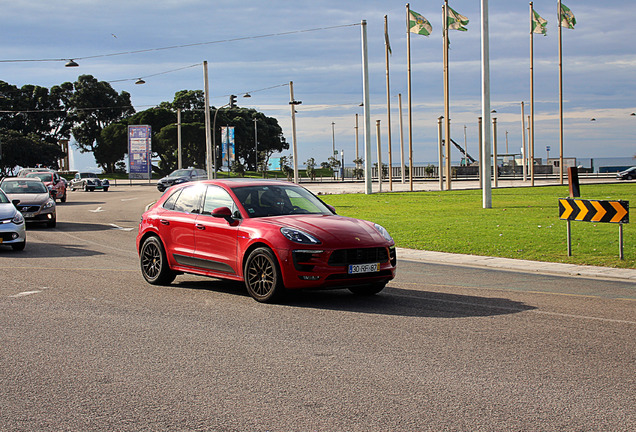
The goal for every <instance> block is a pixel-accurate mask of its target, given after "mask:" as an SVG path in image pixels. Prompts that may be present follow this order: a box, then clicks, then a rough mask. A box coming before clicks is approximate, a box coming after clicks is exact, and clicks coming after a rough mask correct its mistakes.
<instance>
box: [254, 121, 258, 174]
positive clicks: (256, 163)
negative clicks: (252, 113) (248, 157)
mask: <svg viewBox="0 0 636 432" xmlns="http://www.w3.org/2000/svg"><path fill="white" fill-rule="evenodd" d="M254 152H255V154H254V169H255V170H256V171H258V124H257V123H256V117H255V118H254Z"/></svg>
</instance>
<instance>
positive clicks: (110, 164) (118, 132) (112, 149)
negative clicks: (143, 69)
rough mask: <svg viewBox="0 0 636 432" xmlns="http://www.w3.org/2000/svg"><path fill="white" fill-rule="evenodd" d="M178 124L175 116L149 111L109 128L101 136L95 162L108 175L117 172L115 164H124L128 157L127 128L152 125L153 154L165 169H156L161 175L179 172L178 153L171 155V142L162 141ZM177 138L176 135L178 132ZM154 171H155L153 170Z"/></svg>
mask: <svg viewBox="0 0 636 432" xmlns="http://www.w3.org/2000/svg"><path fill="white" fill-rule="evenodd" d="M175 122H176V117H175V115H174V114H173V113H172V112H171V111H169V110H167V109H165V108H150V109H147V110H145V111H140V112H138V113H136V114H134V115H132V116H130V117H127V118H126V119H124V120H120V121H118V122H116V123H112V124H110V125H108V126H106V127H105V128H104V129H102V131H101V132H100V134H99V137H98V139H97V143H96V145H95V150H94V152H93V154H94V155H95V161H96V162H97V163H98V164H99V165H100V166H102V167H104V169H105V170H106V171H107V172H113V171H114V170H115V164H116V163H117V162H119V161H121V160H123V158H124V156H125V155H126V153H128V126H132V125H149V126H150V129H151V133H152V135H151V142H152V151H153V153H156V154H157V155H158V156H159V158H160V159H161V161H160V163H159V164H160V166H161V165H164V169H155V171H158V172H159V173H160V174H164V175H165V174H168V173H169V172H171V171H173V170H174V169H175V168H176V162H175V163H174V164H173V162H174V161H176V153H175V154H172V155H170V152H172V150H173V149H172V147H171V146H172V140H169V139H168V140H166V139H163V137H162V136H161V131H162V130H163V129H164V128H165V127H166V126H170V125H174V123H175ZM175 138H176V132H175ZM153 168H154V167H153Z"/></svg>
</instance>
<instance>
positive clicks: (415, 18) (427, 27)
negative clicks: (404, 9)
mask: <svg viewBox="0 0 636 432" xmlns="http://www.w3.org/2000/svg"><path fill="white" fill-rule="evenodd" d="M409 31H410V32H411V33H416V34H420V35H424V36H428V35H430V34H431V32H432V31H433V27H432V26H431V23H430V22H428V20H427V19H426V18H424V17H423V16H422V15H420V14H418V13H417V12H415V11H412V10H409Z"/></svg>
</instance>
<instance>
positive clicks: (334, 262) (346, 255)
mask: <svg viewBox="0 0 636 432" xmlns="http://www.w3.org/2000/svg"><path fill="white" fill-rule="evenodd" d="M388 260H389V253H388V251H387V249H386V248H384V247H378V248H358V249H338V250H335V251H333V253H332V254H331V256H330V257H329V265H330V266H344V265H349V264H368V263H376V262H379V263H384V262H387V261H388Z"/></svg>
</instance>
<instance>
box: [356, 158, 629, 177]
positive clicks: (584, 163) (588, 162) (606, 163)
mask: <svg viewBox="0 0 636 432" xmlns="http://www.w3.org/2000/svg"><path fill="white" fill-rule="evenodd" d="M382 162H383V163H385V164H386V163H387V161H382ZM428 165H433V166H437V165H438V162H437V161H434V162H433V161H432V162H415V166H428ZM451 165H460V161H451ZM345 166H346V167H355V164H352V163H345ZM393 166H400V159H399V156H398V159H397V161H396V159H395V158H393ZM576 166H578V167H583V168H594V170H593V171H592V172H595V173H597V172H599V169H601V168H603V167H617V168H621V169H626V168H629V167H633V166H636V158H634V156H626V157H598V158H576ZM611 171H614V170H611Z"/></svg>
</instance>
